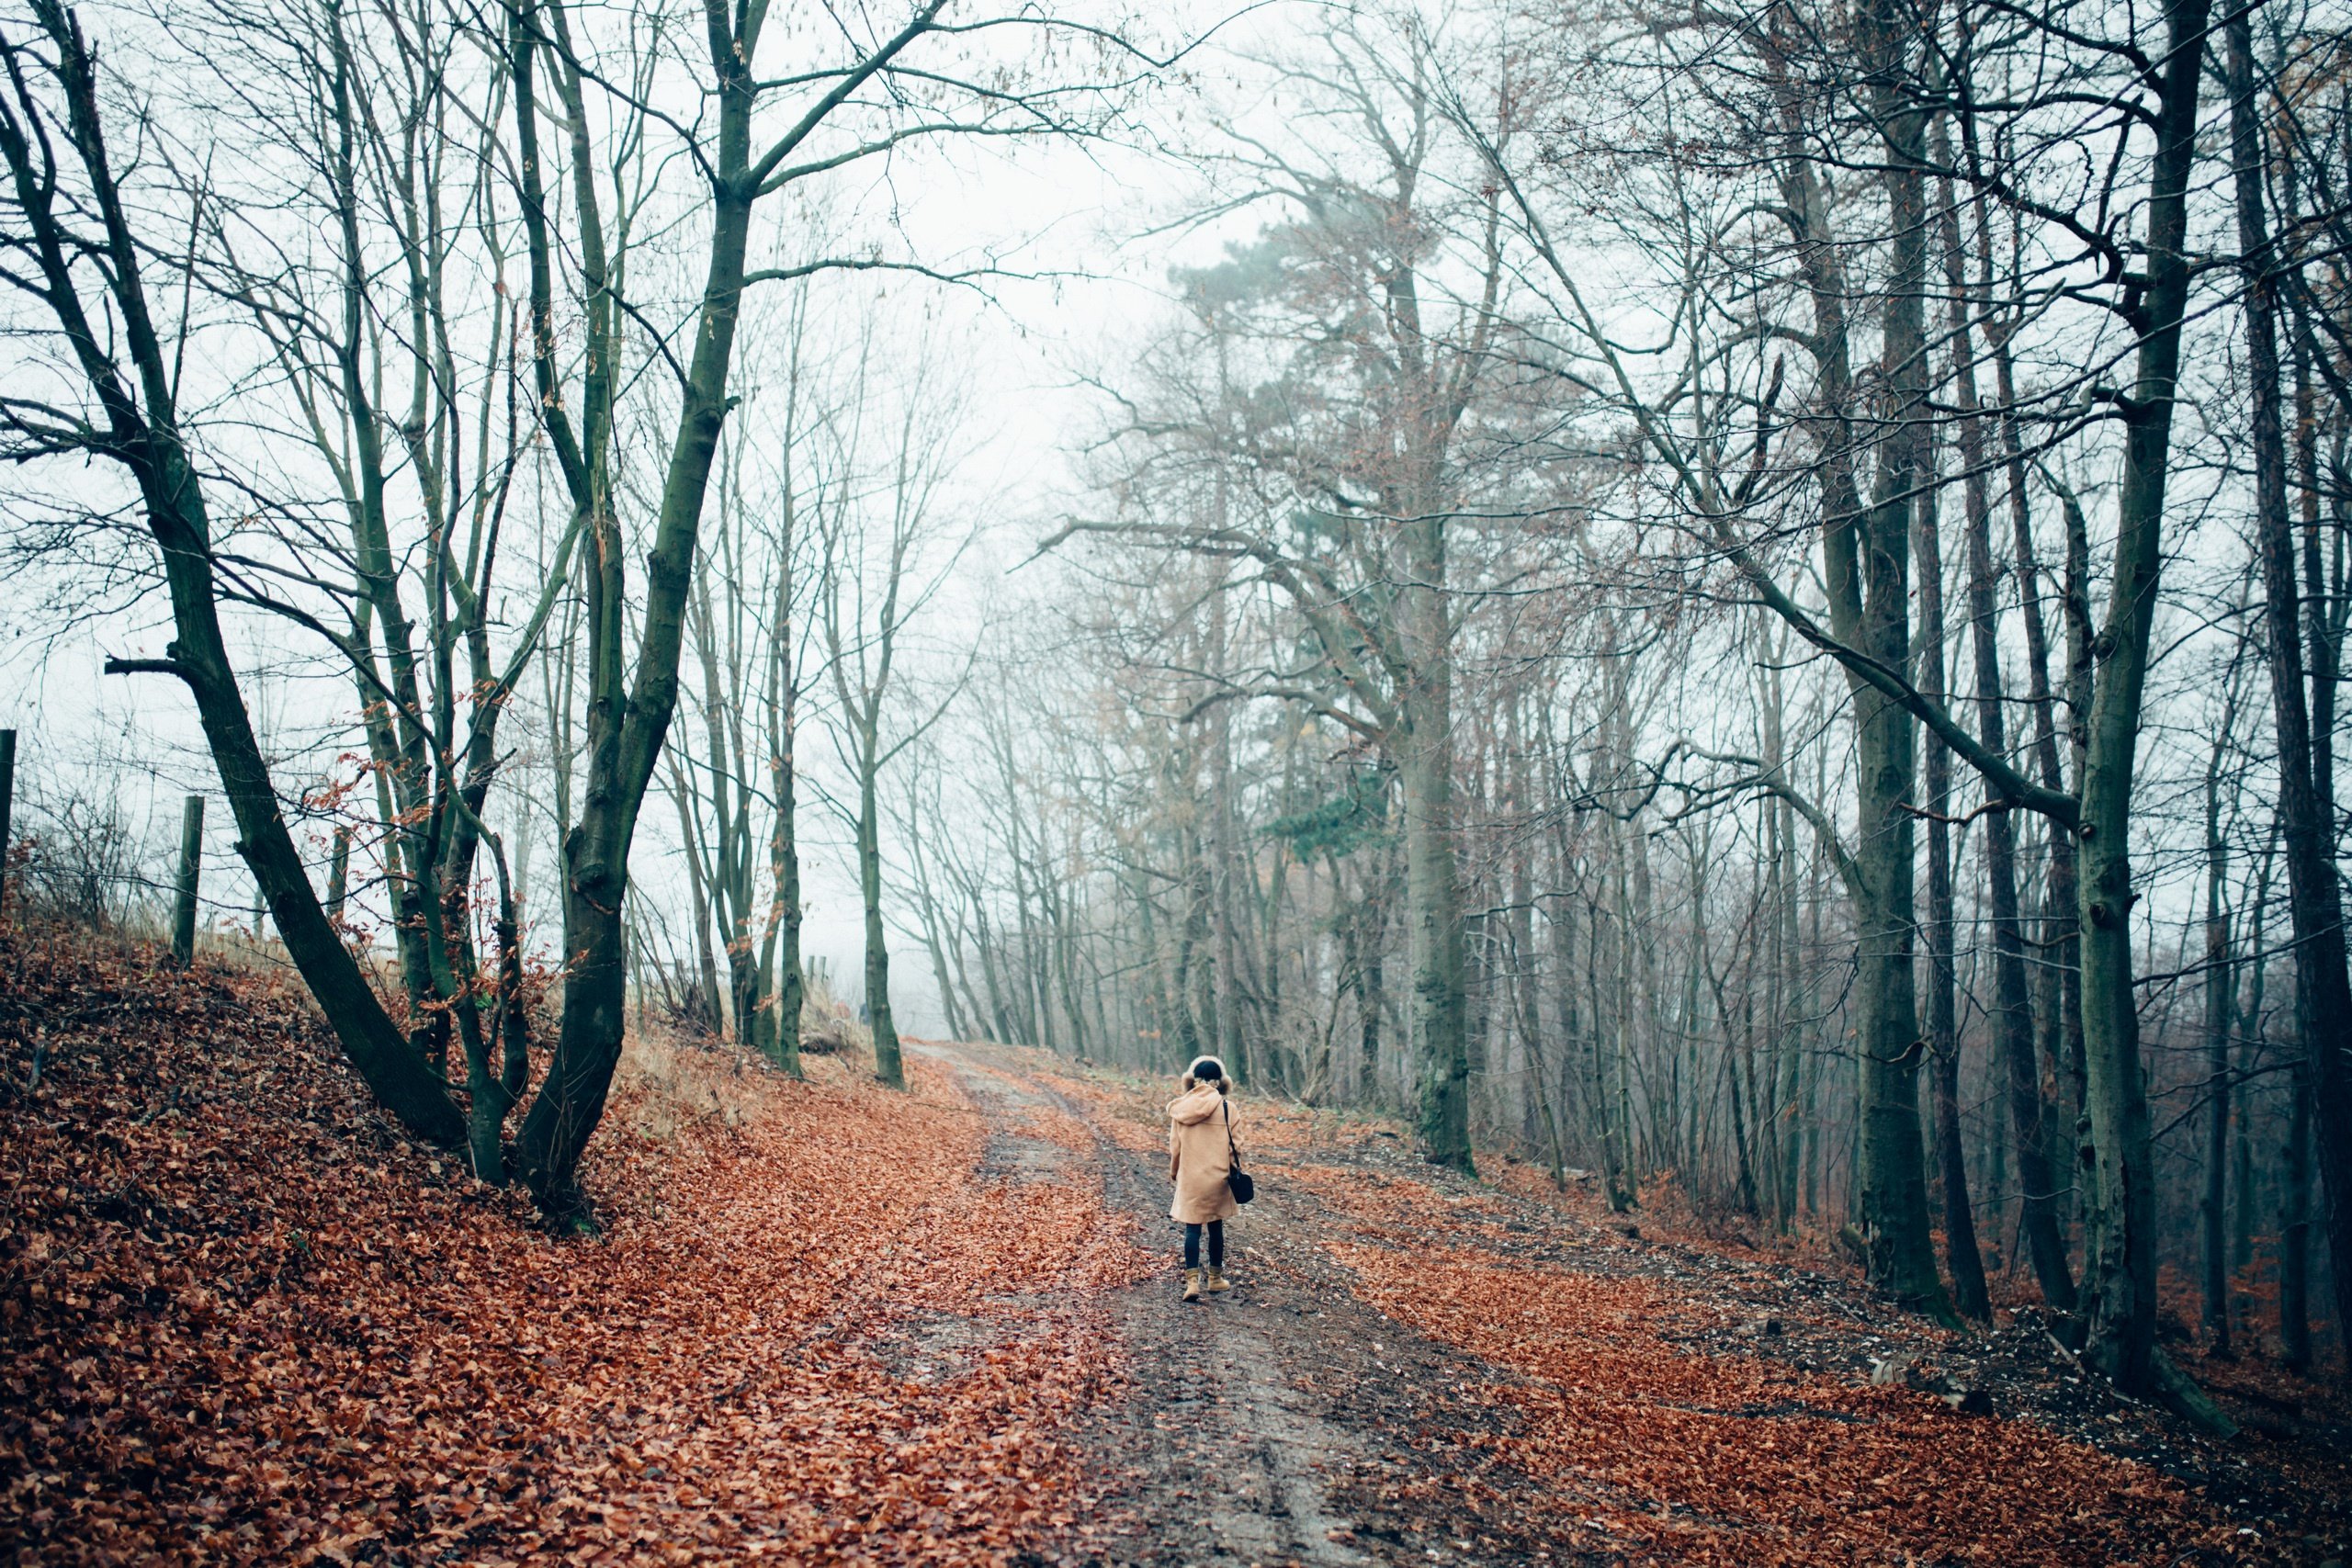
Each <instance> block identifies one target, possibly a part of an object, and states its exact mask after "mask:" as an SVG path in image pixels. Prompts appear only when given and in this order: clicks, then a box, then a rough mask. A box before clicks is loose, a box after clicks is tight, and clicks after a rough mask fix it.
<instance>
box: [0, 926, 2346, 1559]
mask: <svg viewBox="0 0 2352 1568" xmlns="http://www.w3.org/2000/svg"><path fill="white" fill-rule="evenodd" d="M11 1021H13V1024H12V1023H11ZM28 1021H30V1022H32V1023H33V1024H34V1025H35V1026H36V1028H37V1029H39V1030H45V1031H46V1032H36V1031H35V1028H28V1027H27V1024H28ZM28 1039H31V1040H33V1041H35V1042H36V1043H38V1045H39V1047H40V1049H41V1050H42V1051H43V1052H44V1055H41V1056H38V1057H36V1056H29V1055H28V1054H27V1052H28V1047H27V1046H26V1045H25V1042H26V1041H27V1040H28ZM36 1062H39V1063H40V1064H42V1066H41V1070H40V1072H39V1073H38V1074H36V1072H35V1064H36ZM624 1066H625V1069H626V1070H625V1073H624V1075H623V1077H622V1078H621V1079H620V1080H618V1083H617V1088H616V1099H615V1102H614V1106H613V1109H612V1110H611V1111H610V1112H609V1113H608V1119H609V1121H610V1122H611V1125H610V1126H609V1127H607V1128H606V1129H605V1131H604V1133H603V1134H600V1138H601V1141H600V1144H599V1145H598V1151H597V1157H596V1159H595V1161H594V1166H593V1168H592V1173H591V1174H592V1177H593V1186H594V1200H595V1202H596V1205H597V1213H598V1216H599V1220H600V1225H601V1229H600V1232H599V1234H598V1235H595V1236H594V1237H582V1236H575V1235H556V1234H551V1233H550V1231H549V1230H548V1227H547V1226H546V1225H545V1224H543V1223H541V1221H540V1220H539V1218H538V1217H537V1215H536V1214H535V1213H533V1212H532V1211H531V1209H530V1207H529V1205H528V1203H527V1202H526V1201H524V1199H523V1198H522V1197H521V1196H520V1195H518V1194H515V1193H514V1192H510V1191H499V1190H491V1189H488V1188H484V1187H482V1186H481V1184H479V1183H475V1182H473V1181H471V1180H470V1179H468V1178H467V1177H466V1176H465V1174H464V1172H463V1171H462V1170H459V1169H456V1168H452V1167H451V1166H450V1165H449V1163H448V1162H447V1161H446V1160H445V1159H444V1158H443V1157H442V1156H440V1155H438V1154H437V1153H436V1152H435V1151H433V1150H430V1149H424V1148H421V1147H418V1146H416V1145H413V1144H411V1143H409V1142H408V1141H406V1140H404V1139H402V1138H401V1137H399V1136H398V1135H397V1133H396V1132H395V1131H394V1130H393V1129H391V1128H390V1127H389V1126H387V1125H386V1124H384V1123H383V1122H381V1120H380V1119H379V1118H377V1117H376V1116H374V1115H373V1113H372V1112H371V1111H370V1110H369V1109H368V1106H367V1104H366V1102H365V1100H364V1099H363V1098H362V1096H361V1091H360V1090H359V1089H357V1086H356V1083H355V1081H354V1080H353V1079H352V1077H351V1076H350V1074H349V1072H348V1070H347V1068H346V1067H345V1066H344V1065H343V1063H342V1061H341V1059H340V1056H339V1055H338V1054H337V1053H336V1050H335V1047H334V1043H333V1042H332V1040H331V1039H330V1038H328V1037H327V1036H326V1035H325V1032H323V1031H322V1030H321V1029H320V1028H318V1027H317V1024H316V1021H315V1018H314V1017H313V1015H312V1014H311V1010H310V1009H309V1006H308V1002H307V999H306V998H304V997H303V996H302V995H301V994H300V991H299V988H298V987H295V986H294V985H293V984H292V983H291V982H290V980H288V978H287V976H284V975H283V974H281V973H277V972H273V971H261V970H244V969H232V968H226V967H219V968H215V967H199V968H198V969H194V970H187V971H183V970H180V969H177V968H169V967H164V966H163V965H162V964H161V963H160V961H158V960H156V959H154V958H153V956H152V955H148V956H141V954H140V953H130V954H129V955H128V956H126V954H125V953H124V951H123V950H121V949H119V948H112V947H109V948H105V949H97V948H82V947H72V946H63V945H57V944H48V943H44V944H40V945H36V946H32V947H20V948H17V949H15V950H11V949H10V948H9V946H8V945H7V943H6V941H5V940H0V1323H5V1325H6V1330H7V1331H6V1333H5V1334H0V1568H19V1565H31V1564H40V1565H41V1568H65V1565H80V1564H88V1565H91V1568H97V1565H101V1564H103V1565H107V1568H112V1565H114V1564H119V1563H141V1564H143V1563H149V1562H169V1563H175V1564H177V1563H188V1564H208V1565H209V1564H216V1563H217V1564H223V1565H228V1564H236V1565H242V1564H246V1563H288V1564H296V1565H310V1564H317V1563H333V1564H340V1565H343V1568H362V1565H365V1568H424V1565H427V1564H432V1565H436V1568H438V1565H453V1568H454V1565H463V1568H526V1565H529V1568H539V1565H542V1564H544V1565H549V1568H552V1565H554V1564H559V1563H560V1564H567V1565H571V1568H588V1565H590V1564H611V1565H622V1564H628V1565H634V1564H639V1563H664V1564H686V1563H707V1564H714V1565H716V1564H735V1563H741V1562H751V1561H764V1562H787V1563H796V1564H797V1563H807V1564H811V1565H818V1564H834V1563H858V1564H869V1565H876V1568H880V1565H886V1564H887V1565H893V1568H1180V1565H1181V1568H1191V1565H1196V1564H1197V1565H1204V1568H1208V1565H1214V1568H1239V1565H1243V1564H1255V1565H1259V1568H1276V1565H1278V1564H1279V1565H1290V1568H1310V1565H1313V1568H1322V1565H1348V1564H1365V1565H1385V1568H1404V1565H1406V1564H1412V1565H1416V1568H1427V1565H1430V1564H1455V1563H1459V1564H1498V1565H1499V1564H1529V1563H1543V1564H1551V1563H1561V1564H1566V1563H1579V1564H1594V1565H1600V1564H1609V1565H1620V1564H1622V1565H1628V1568H1632V1565H1646V1564H1654V1563H1655V1564H1720V1565H1728V1564H1738V1565H1741V1568H1747V1565H1750V1564H1758V1565H1762V1564H1824V1565H1826V1564H1852V1563H1873V1564H1876V1563H1888V1564H1894V1563H1902V1564H1919V1565H1929V1564H1934V1565H1940V1564H1947V1563H1977V1562H1982V1563H1998V1564H2003V1565H2027V1564H2037V1565H2038V1564H2050V1565H2065V1568H2073V1565H2077V1564H2079V1565H2083V1568H2104V1565H2107V1564H2121V1563H2131V1564H2145V1565H2147V1568H2189V1565H2190V1564H2198V1565H2200V1568H2212V1565H2216V1564H2222V1563H2230V1562H2248V1563H2254V1562H2259V1563H2293V1564H2301V1565H2302V1568H2324V1564H2327V1563H2330V1562H2334V1563H2335V1564H2337V1568H2342V1564H2343V1563H2344V1562H2346V1560H2347V1559H2352V1550H2347V1543H2352V1508H2347V1499H2352V1457H2347V1456H2352V1423H2347V1422H2346V1418H2345V1416H2344V1414H2343V1412H2344V1410H2345V1405H2344V1403H2343V1401H2342V1399H2341V1398H2340V1397H2338V1396H2335V1395H2333V1394H2331V1393H2328V1391H2326V1390H2325V1389H2324V1388H2323V1387H2321V1386H2320V1385H2317V1384H2314V1383H2310V1382H2298V1381H2293V1380H2290V1379H2287V1378H2286V1377H2285V1376H2284V1375H2283V1374H2280V1373H2278V1372H2277V1371H2275V1370H2267V1363H2262V1362H2259V1361H2256V1360H2252V1359H2249V1360H2248V1361H2245V1362H2241V1363H2239V1364H2238V1365H2237V1366H2236V1367H2235V1368H2230V1367H2223V1366H2221V1365H2219V1364H2215V1363H2211V1362H2204V1361H2199V1362H2198V1363H2197V1366H2198V1371H2199V1375H2200V1376H2203V1377H2205V1378H2206V1379H2207V1380H2208V1382H2209V1384H2210V1385H2211V1386H2213V1387H2215V1388H2217V1389H2218V1390H2220V1391H2221V1392H2222V1394H2223V1397H2224V1398H2225V1400H2226V1401H2227V1402H2228V1404H2229V1407H2230V1408H2231V1410H2232V1411H2233V1414H2235V1415H2236V1416H2237V1417H2238V1418H2239V1420H2240V1421H2241V1423H2242V1424H2243V1425H2244V1426H2245V1427H2246V1431H2245V1434H2244V1435H2243V1436H2241V1437H2240V1438H2235V1439H2231V1440H2226V1441H2223V1440H2214V1439H2207V1438H2196V1437H2193V1436H2191V1435H2189V1434H2187V1433H2185V1432H2184V1431H2183V1430H2182V1429H2181V1428H2180V1427H2179V1426H2178V1424H2177V1423H2176V1422H2173V1421H2171V1420H2170V1419H2169V1418H2167V1417H2165V1416H2161V1415H2160V1414H2158V1413H2156V1412H2154V1411H2152V1410H2149V1409H2147V1408H2146V1407H2143V1406H2140V1405H2135V1404H2130V1403H2127V1402H2125V1401H2122V1400H2120V1399H2118V1398H2116V1397H2115V1396H2113V1395H2112V1394H2111V1393H2107V1392H2105V1391H2104V1390H2103V1389H2102V1388H2101V1387H2100V1386H2099V1385H2098V1383H2097V1382H2096V1381H2095V1380H2093V1379H2091V1378H2089V1377H2087V1376H2086V1375H2085V1374H2083V1372H2082V1371H2081V1370H2080V1369H2079V1368H2078V1367H2076V1366H2075V1365H2074V1363H2073V1362H2072V1360H2071V1359H2070V1358H2069V1357H2068V1356H2067V1355H2066V1353H2065V1352H2064V1350H2062V1349H2061V1348H2058V1347H2057V1346H2056V1344H2055V1342H2054V1341H2053V1340H2052V1338H2051V1337H2050V1335H2049V1333H2048V1332H2047V1330H2046V1328H2045V1326H2044V1325H2042V1324H2041V1323H2040V1322H2039V1321H2038V1320H2036V1319H2035V1318H2034V1316H2033V1315H2032V1314H2031V1313H2030V1312H2029V1311H2024V1310H2020V1311H2018V1312H2016V1313H2015V1314H2005V1315H2004V1320H2003V1322H2002V1324H2001V1325H2000V1326H1998V1327H1997V1328H1995V1329H1991V1330H1980V1331H1977V1332H1975V1333H1973V1334H1970V1335H1966V1336H1962V1335H1949V1334H1945V1333H1943V1332H1941V1331H1939V1330H1937V1329H1935V1328H1933V1327H1932V1326H1930V1325H1928V1324H1927V1323H1926V1322H1925V1321H1924V1320H1923V1319H1921V1318H1919V1317H1917V1316H1914V1315H1907V1314H1902V1313H1898V1312H1896V1311H1894V1309H1893V1308H1891V1307H1889V1306H1887V1305H1885V1304H1884V1303H1879V1302H1875V1301H1873V1300H1872V1299H1871V1297H1870V1296H1869V1295H1868V1293H1867V1292H1864V1291H1863V1290H1862V1289H1861V1288H1860V1284H1859V1282H1858V1281H1857V1280H1855V1279H1854V1278H1853V1277H1852V1276H1851V1274H1850V1273H1849V1272H1847V1271H1844V1270H1842V1269H1839V1268H1838V1267H1837V1266H1836V1265H1834V1264H1831V1263H1828V1262H1826V1260H1823V1259H1820V1258H1817V1257H1816V1258H1812V1259H1811V1261H1807V1260H1806V1255H1804V1254H1803V1253H1801V1252H1800V1251H1797V1250H1794V1249H1793V1248H1786V1249H1784V1248H1776V1247H1772V1246H1771V1245H1770V1242H1771V1238H1770V1237H1769V1236H1762V1237H1749V1238H1747V1240H1746V1241H1743V1240H1742V1239H1741V1238H1740V1237H1739V1236H1738V1235H1736V1234H1731V1233H1728V1232H1724V1231H1717V1232H1713V1233H1708V1232H1704V1231H1702V1229H1701V1228H1699V1227H1698V1226H1696V1224H1694V1223H1693V1222H1691V1220H1690V1219H1689V1218H1688V1216H1682V1217H1679V1218H1678V1217H1677V1215H1676V1214H1675V1213H1673V1212H1672V1211H1671V1210H1670V1209H1668V1208H1664V1207H1657V1208H1651V1209H1645V1210H1643V1211H1641V1212H1640V1213H1636V1214H1634V1215H1631V1216H1621V1217H1612V1216H1611V1215H1610V1214H1609V1213H1607V1212H1606V1211H1605V1209H1604V1208H1603V1207H1602V1206H1601V1205H1600V1204H1599V1203H1598V1202H1597V1201H1595V1199H1594V1197H1593V1195H1592V1193H1591V1191H1590V1189H1589V1186H1579V1185H1577V1184H1576V1183H1574V1182H1571V1183H1570V1184H1569V1186H1568V1190H1566V1192H1561V1191H1557V1190H1555V1189H1554V1188H1553V1187H1552V1185H1551V1183H1550V1182H1549V1181H1548V1180H1547V1179H1545V1177H1544V1173H1542V1172H1540V1171H1535V1170H1531V1169H1529V1168H1524V1167H1516V1166H1511V1165H1510V1164H1508V1163H1507V1162H1504V1161H1501V1160H1499V1159H1489V1160H1488V1161H1487V1163H1486V1165H1485V1167H1484V1169H1483V1175H1484V1178H1485V1179H1483V1180H1472V1179H1466V1178H1464V1177H1460V1176H1457V1175H1454V1174H1452V1173H1449V1172H1442V1171H1438V1170H1433V1169H1432V1168H1430V1167H1429V1166H1428V1165H1426V1164H1424V1163H1423V1162H1422V1161H1420V1160H1419V1159H1418V1158H1417V1157H1415V1156H1414V1155H1413V1154H1412V1152H1411V1150H1410V1149H1409V1148H1408V1146H1407V1145H1406V1143H1405V1141H1404V1139H1403V1136H1402V1134H1401V1132H1400V1130H1399V1129H1398V1128H1397V1127H1396V1126H1394V1125H1393V1124H1391V1123H1387V1122H1382V1121H1380V1120H1379V1119H1377V1118H1373V1117H1366V1116H1340V1115H1336V1114H1334V1113H1331V1112H1329V1111H1314V1110H1310V1109H1307V1108H1305V1107H1300V1106H1296V1105H1291V1104H1287V1103H1284V1102H1282V1101H1280V1100H1276V1099H1274V1098H1272V1097H1269V1096H1265V1095H1260V1094H1250V1093H1247V1092H1245V1093H1243V1094H1242V1095H1241V1096H1240V1097H1239V1098H1238V1107H1239V1110H1240V1112H1241V1116H1242V1122H1241V1125H1240V1129H1239V1132H1240V1138H1241V1143H1242V1147H1243V1150H1244V1152H1245V1154H1246V1155H1247V1156H1249V1160H1250V1167H1251V1168H1252V1170H1253V1172H1254V1173H1255V1174H1256V1175H1257V1177H1258V1179H1259V1183H1260V1188H1259V1190H1260V1198H1259V1201H1258V1202H1256V1203H1255V1204H1253V1205H1251V1206H1250V1208H1249V1209H1248V1210H1247V1211H1245V1213H1244V1214H1243V1216H1242V1217H1241V1218H1240V1219H1239V1220H1238V1221H1237V1222H1236V1223H1235V1224H1234V1225H1233V1227H1232V1235H1231V1238H1230V1245H1229V1247H1228V1257H1227V1262H1228V1265H1229V1269H1230V1272H1231V1274H1232V1277H1233V1280H1234V1289H1233V1291H1232V1292H1230V1293H1229V1294H1227V1295H1224V1296H1222V1297H1218V1298H1214V1299H1212V1300H1210V1301H1207V1302H1204V1303H1199V1304H1197V1305H1190V1306H1188V1305H1184V1304H1182V1303H1180V1302H1179V1300H1178V1290H1179V1281H1178V1278H1177V1267H1176V1265H1177V1247H1178V1236H1177V1234H1176V1228H1175V1227H1174V1226H1173V1225H1171V1224H1170V1222H1169V1221H1168V1219H1167V1217H1166V1215H1167V1203H1168V1185H1167V1165H1166V1161H1167V1155H1166V1149H1167V1122H1166V1120H1165V1116H1164V1111H1163V1106H1164V1104H1165V1102H1166V1100H1168V1098H1169V1096H1170V1092H1171V1090H1172V1089H1173V1087H1174V1086H1173V1085H1172V1083H1171V1082H1170V1080H1169V1079H1168V1078H1167V1077H1149V1078H1146V1077H1135V1076H1132V1075H1123V1074H1120V1073H1115V1072H1111V1071H1106V1070H1103V1069H1100V1068H1097V1067H1091V1066H1078V1065H1075V1064H1073V1063H1071V1062H1069V1061H1068V1060H1066V1059H1062V1058H1057V1057H1056V1056H1054V1055H1050V1054H1049V1053H1046V1052H1044V1051H1037V1050H1026V1049H1013V1048H1000V1047H989V1046H973V1045H953V1046H951V1045H917V1046H915V1047H914V1055H913V1057H912V1059H911V1060H910V1063H909V1068H910V1071H909V1074H908V1079H909V1081H908V1083H907V1086H906V1087H905V1088H904V1089H889V1088H885V1087H883V1086H881V1085H880V1084H877V1083H876V1081H875V1080H874V1077H873V1068H872V1066H871V1064H870V1062H868V1061H865V1060H860V1059H854V1058H852V1057H849V1056H846V1055H840V1054H823V1055H817V1054H812V1055H810V1057H809V1061H808V1063H807V1064H806V1067H807V1071H806V1076H805V1077H797V1078H796V1077H788V1076H787V1075H785V1074H783V1073H780V1072H776V1071H775V1070H774V1069H772V1068H770V1067H768V1066H765V1065H764V1064H763V1063H761V1062H759V1061H758V1060H757V1059H756V1058H754V1057H752V1056H750V1055H748V1054H746V1053H744V1052H741V1051H740V1050H737V1049H735V1048H733V1047H731V1046H729V1045H726V1044H724V1043H714V1042H707V1041H697V1042H684V1041H677V1040H665V1039H663V1038H661V1037H651V1038H644V1039H639V1040H637V1041H635V1042H633V1043H632V1050H631V1055H629V1057H628V1058H627V1059H626V1061H625V1064H624ZM36 1077H38V1088H37V1089H34V1088H33V1087H30V1086H32V1085H33V1083H34V1080H35V1078H36ZM12 1085H13V1086H15V1087H14V1088H13V1089H12V1088H11V1087H10V1086H12ZM1661 1186H1662V1187H1663V1184H1661ZM1659 1201H1660V1203H1661V1205H1663V1204H1667V1203H1670V1201H1671V1198H1670V1194H1668V1195H1665V1196H1661V1197H1660V1200H1659ZM1758 1243H1762V1244H1764V1245H1758ZM1955 1405H1964V1406H1966V1408H1955V1407H1954V1406H1955ZM1988 1408H1989V1414H1987V1413H1985V1411H1986V1410H1987V1409H1988Z"/></svg>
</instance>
